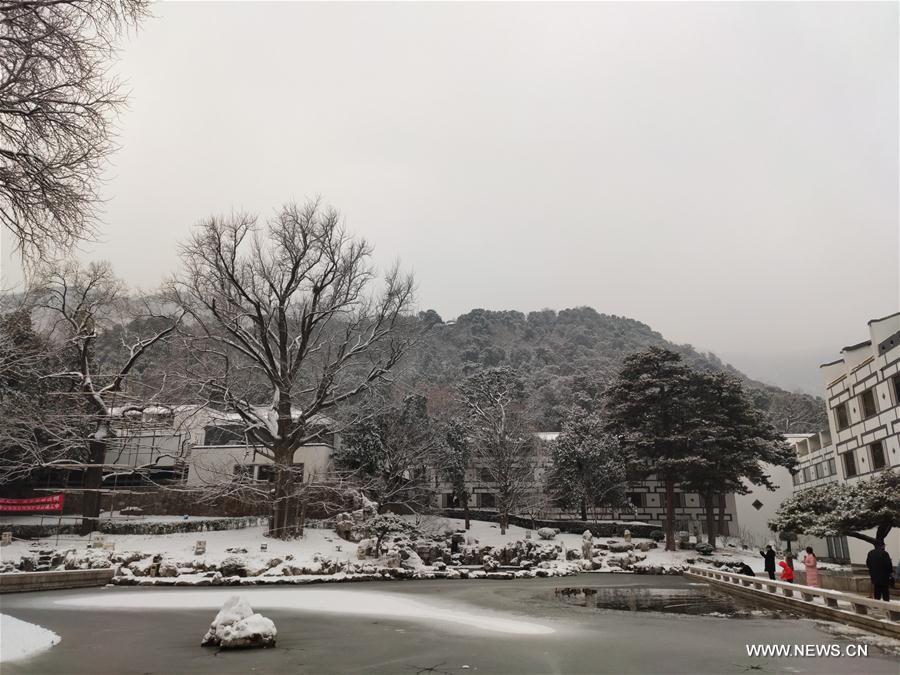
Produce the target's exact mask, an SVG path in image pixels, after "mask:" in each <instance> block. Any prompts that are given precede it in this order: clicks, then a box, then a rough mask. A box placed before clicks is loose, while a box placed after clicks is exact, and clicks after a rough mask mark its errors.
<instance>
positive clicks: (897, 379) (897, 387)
mask: <svg viewBox="0 0 900 675" xmlns="http://www.w3.org/2000/svg"><path fill="white" fill-rule="evenodd" d="M894 405H900V375H894Z"/></svg>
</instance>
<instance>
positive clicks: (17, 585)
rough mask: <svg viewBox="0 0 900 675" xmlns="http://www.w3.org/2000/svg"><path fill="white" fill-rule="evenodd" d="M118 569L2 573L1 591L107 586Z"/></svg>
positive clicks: (0, 580) (0, 577) (14, 591)
mask: <svg viewBox="0 0 900 675" xmlns="http://www.w3.org/2000/svg"><path fill="white" fill-rule="evenodd" d="M115 573H116V570H115V569H114V568H111V567H110V568H106V569H99V570H65V571H59V572H21V573H18V572H13V573H11V574H0V593H21V592H24V591H54V590H61V589H65V588H87V587H91V586H106V584H108V583H110V582H111V581H112V578H113V575H115Z"/></svg>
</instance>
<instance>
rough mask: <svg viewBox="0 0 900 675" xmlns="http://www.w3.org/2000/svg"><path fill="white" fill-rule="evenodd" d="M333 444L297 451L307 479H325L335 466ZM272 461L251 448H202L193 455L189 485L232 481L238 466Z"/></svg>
mask: <svg viewBox="0 0 900 675" xmlns="http://www.w3.org/2000/svg"><path fill="white" fill-rule="evenodd" d="M331 453H332V448H331V446H330V445H303V446H300V447H299V448H297V450H296V452H294V464H303V480H304V482H310V481H312V480H315V479H316V478H317V477H318V478H321V477H322V476H324V475H325V474H326V473H327V472H328V469H329V467H330V465H331ZM271 463H272V460H270V459H269V458H268V457H265V456H263V455H262V454H260V453H258V452H257V451H256V450H255V449H254V448H253V446H248V445H199V446H195V447H194V448H193V450H192V452H191V460H190V465H189V468H188V478H187V484H188V485H189V486H192V487H201V486H204V485H215V484H217V483H222V482H228V481H230V480H232V479H233V477H234V475H235V467H236V466H239V465H240V466H244V465H248V464H271Z"/></svg>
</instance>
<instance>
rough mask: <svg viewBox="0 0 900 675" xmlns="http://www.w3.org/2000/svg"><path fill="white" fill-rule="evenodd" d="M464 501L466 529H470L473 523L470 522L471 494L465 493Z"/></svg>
mask: <svg viewBox="0 0 900 675" xmlns="http://www.w3.org/2000/svg"><path fill="white" fill-rule="evenodd" d="M462 503H463V518H465V519H466V529H467V530H468V529H469V527H470V525H471V523H470V522H469V495H468V494H464V495H463V499H462Z"/></svg>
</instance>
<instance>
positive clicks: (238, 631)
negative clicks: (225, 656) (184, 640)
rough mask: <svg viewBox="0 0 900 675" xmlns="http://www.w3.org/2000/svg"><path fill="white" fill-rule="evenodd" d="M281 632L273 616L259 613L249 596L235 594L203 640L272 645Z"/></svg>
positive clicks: (231, 645)
mask: <svg viewBox="0 0 900 675" xmlns="http://www.w3.org/2000/svg"><path fill="white" fill-rule="evenodd" d="M277 634H278V631H277V630H276V629H275V624H274V623H273V622H272V620H271V619H268V618H266V617H264V616H262V615H261V614H256V613H255V612H254V611H253V610H252V609H251V607H250V605H249V604H248V603H247V601H246V600H244V599H243V598H242V597H240V596H239V595H233V596H231V597H230V598H228V600H226V601H225V604H224V605H222V609H220V610H219V613H218V614H216V618H215V619H213V622H212V623H211V624H210V626H209V630H208V631H207V632H206V635H204V636H203V640H202V642H201V643H200V644H201V645H202V646H204V647H207V646H215V647H220V648H221V649H247V648H251V647H272V646H274V645H275V637H276V635H277Z"/></svg>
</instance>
